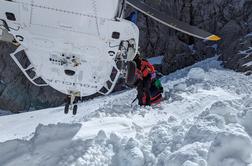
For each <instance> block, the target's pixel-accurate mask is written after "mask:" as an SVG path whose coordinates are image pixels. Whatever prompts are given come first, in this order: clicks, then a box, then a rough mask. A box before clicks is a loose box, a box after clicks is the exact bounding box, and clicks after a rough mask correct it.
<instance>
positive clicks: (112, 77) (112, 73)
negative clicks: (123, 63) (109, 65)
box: [110, 67, 118, 81]
mask: <svg viewBox="0 0 252 166" xmlns="http://www.w3.org/2000/svg"><path fill="white" fill-rule="evenodd" d="M117 72H118V71H117V70H116V68H115V67H113V69H112V72H111V74H110V79H111V81H114V80H115V78H116V75H117Z"/></svg>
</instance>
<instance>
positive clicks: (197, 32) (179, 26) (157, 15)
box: [127, 0, 221, 41]
mask: <svg viewBox="0 0 252 166" xmlns="http://www.w3.org/2000/svg"><path fill="white" fill-rule="evenodd" d="M127 4H128V5H130V6H132V7H133V8H135V9H137V10H139V11H140V12H142V13H143V14H145V15H147V16H149V17H151V18H153V19H154V20H156V21H158V22H160V23H162V24H164V25H166V26H168V27H171V28H173V29H176V30H178V31H181V32H183V33H186V34H188V35H191V36H194V37H197V38H200V39H204V40H210V41H218V40H220V39H221V38H220V37H219V36H216V35H214V34H211V33H209V32H206V31H204V30H201V29H199V28H197V27H195V26H191V25H189V24H187V23H184V22H182V21H179V20H176V19H174V18H172V17H169V16H166V15H164V14H162V13H161V12H159V11H158V10H157V9H154V8H152V7H150V6H148V5H147V4H146V3H144V2H142V1H140V0H127Z"/></svg>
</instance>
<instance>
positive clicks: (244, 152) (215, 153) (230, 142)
mask: <svg viewBox="0 0 252 166" xmlns="http://www.w3.org/2000/svg"><path fill="white" fill-rule="evenodd" d="M228 127H229V128H228V130H227V131H223V132H221V133H219V134H218V135H217V136H216V138H215V139H214V141H213V142H212V144H211V146H210V149H209V153H208V165H209V166H230V165H232V166H245V165H247V164H248V163H251V162H252V156H251V154H252V140H251V138H250V137H249V135H248V134H247V133H246V132H245V131H244V129H243V127H242V126H240V125H230V126H228Z"/></svg>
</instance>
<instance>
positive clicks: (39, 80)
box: [33, 77, 46, 85]
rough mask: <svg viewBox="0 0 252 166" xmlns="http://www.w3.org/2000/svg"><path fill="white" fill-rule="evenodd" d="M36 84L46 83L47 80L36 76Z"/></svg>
mask: <svg viewBox="0 0 252 166" xmlns="http://www.w3.org/2000/svg"><path fill="white" fill-rule="evenodd" d="M33 81H34V82H35V83H36V84H39V85H41V84H46V82H45V81H44V80H43V79H42V78H41V77H38V78H36V79H35V80H33Z"/></svg>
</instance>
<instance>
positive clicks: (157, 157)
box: [0, 58, 252, 166]
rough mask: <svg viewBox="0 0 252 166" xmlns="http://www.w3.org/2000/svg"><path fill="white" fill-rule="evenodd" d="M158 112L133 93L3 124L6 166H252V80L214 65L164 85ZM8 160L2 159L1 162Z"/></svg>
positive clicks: (5, 119)
mask: <svg viewBox="0 0 252 166" xmlns="http://www.w3.org/2000/svg"><path fill="white" fill-rule="evenodd" d="M162 81H163V83H164V87H165V91H166V95H167V96H169V99H168V100H165V101H164V102H162V103H161V104H160V105H157V106H153V107H146V108H140V107H139V106H137V105H134V106H133V107H131V106H130V104H131V101H132V100H133V99H134V97H135V95H136V92H135V90H130V91H125V92H122V93H118V94H113V95H110V96H107V97H100V98H97V99H94V100H92V101H88V102H86V103H82V104H80V106H79V107H80V109H79V113H78V114H77V116H71V115H64V114H63V108H62V107H61V108H52V109H47V110H41V111H35V112H29V113H24V114H17V115H9V116H2V117H0V131H1V135H0V142H2V143H0V156H1V158H0V163H1V165H3V166H16V165H29V166H30V165H31V166H37V165H39V166H83V165H84V166H89V165H95V166H96V165H101V166H102V165H112V166H251V165H252V157H251V154H252V139H251V136H252V122H251V119H252V104H251V103H252V95H251V94H252V77H251V76H244V75H242V74H239V73H235V72H233V71H228V70H224V69H222V68H221V67H220V66H219V63H218V62H216V58H212V59H209V60H207V61H204V62H201V63H198V64H196V65H194V66H192V67H188V68H186V69H183V70H180V71H177V72H175V73H173V74H171V75H169V76H167V77H164V78H163V79H162ZM2 156H3V157H2Z"/></svg>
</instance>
